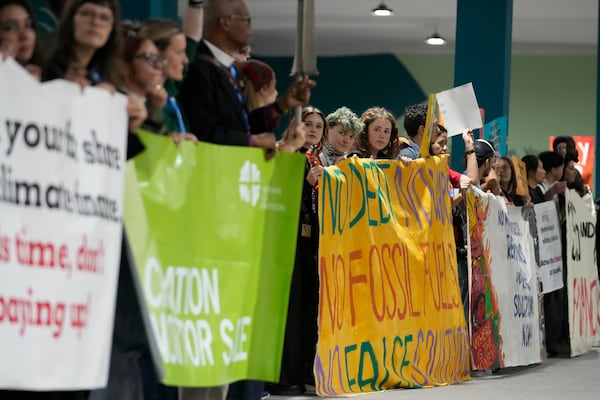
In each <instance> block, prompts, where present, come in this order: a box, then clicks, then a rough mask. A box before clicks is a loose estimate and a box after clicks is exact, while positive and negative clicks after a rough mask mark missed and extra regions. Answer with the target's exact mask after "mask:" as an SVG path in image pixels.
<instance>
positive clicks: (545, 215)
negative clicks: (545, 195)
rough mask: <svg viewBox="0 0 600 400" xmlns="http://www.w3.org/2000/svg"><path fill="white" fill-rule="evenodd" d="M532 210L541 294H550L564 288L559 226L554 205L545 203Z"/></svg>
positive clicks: (549, 202) (551, 202)
mask: <svg viewBox="0 0 600 400" xmlns="http://www.w3.org/2000/svg"><path fill="white" fill-rule="evenodd" d="M534 209H535V223H536V227H537V233H538V248H539V252H540V266H539V272H540V278H541V280H542V293H550V292H552V291H554V290H557V289H560V288H562V287H563V286H564V282H563V259H562V251H561V243H560V225H559V224H558V215H557V213H556V203H554V201H545V202H543V203H539V204H536V205H535V206H534Z"/></svg>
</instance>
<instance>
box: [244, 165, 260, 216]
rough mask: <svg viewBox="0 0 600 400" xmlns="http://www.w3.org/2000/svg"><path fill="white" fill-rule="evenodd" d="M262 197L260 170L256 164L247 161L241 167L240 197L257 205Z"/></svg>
mask: <svg viewBox="0 0 600 400" xmlns="http://www.w3.org/2000/svg"><path fill="white" fill-rule="evenodd" d="M259 197H260V170H259V169H258V167H257V166H256V164H254V163H252V162H250V161H246V162H245V163H244V165H243V166H242V169H240V198H241V199H242V201H243V202H245V203H250V204H252V207H255V206H256V203H257V202H258V198H259Z"/></svg>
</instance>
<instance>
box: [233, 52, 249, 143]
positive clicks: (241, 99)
mask: <svg viewBox="0 0 600 400" xmlns="http://www.w3.org/2000/svg"><path fill="white" fill-rule="evenodd" d="M229 74H230V76H231V85H232V86H233V90H234V91H235V95H236V97H237V100H238V103H239V104H240V108H241V110H242V115H243V116H244V125H245V126H246V132H248V134H249V133H250V122H249V121H248V112H247V111H246V106H245V104H244V96H243V95H242V91H241V89H240V87H239V85H238V83H237V70H236V69H235V67H234V66H233V64H231V65H230V66H229Z"/></svg>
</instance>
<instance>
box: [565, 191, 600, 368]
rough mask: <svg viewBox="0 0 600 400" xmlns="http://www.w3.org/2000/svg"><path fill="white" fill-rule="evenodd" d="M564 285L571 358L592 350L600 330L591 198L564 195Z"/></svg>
mask: <svg viewBox="0 0 600 400" xmlns="http://www.w3.org/2000/svg"><path fill="white" fill-rule="evenodd" d="M565 206H566V214H567V221H566V231H567V252H566V257H567V279H566V281H565V283H566V284H567V292H568V299H569V300H568V301H569V334H570V337H571V356H573V357H574V356H577V355H580V354H585V353H587V352H588V351H590V349H591V348H592V345H593V344H594V340H595V337H596V335H598V328H599V327H600V287H599V284H598V270H597V266H596V256H597V255H596V247H595V246H596V209H595V207H594V202H593V199H592V196H591V195H589V194H588V195H586V196H585V197H583V198H582V197H580V196H579V194H578V193H577V192H576V191H575V190H573V189H568V190H566V191H565Z"/></svg>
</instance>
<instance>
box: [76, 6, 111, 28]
mask: <svg viewBox="0 0 600 400" xmlns="http://www.w3.org/2000/svg"><path fill="white" fill-rule="evenodd" d="M77 15H79V16H81V17H83V18H86V19H89V20H90V21H93V20H95V19H96V18H98V20H99V21H100V22H101V23H102V24H103V25H111V24H112V23H113V15H112V13H109V12H104V13H103V12H101V13H97V12H96V11H94V10H90V9H87V8H84V9H83V10H79V11H77Z"/></svg>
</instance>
